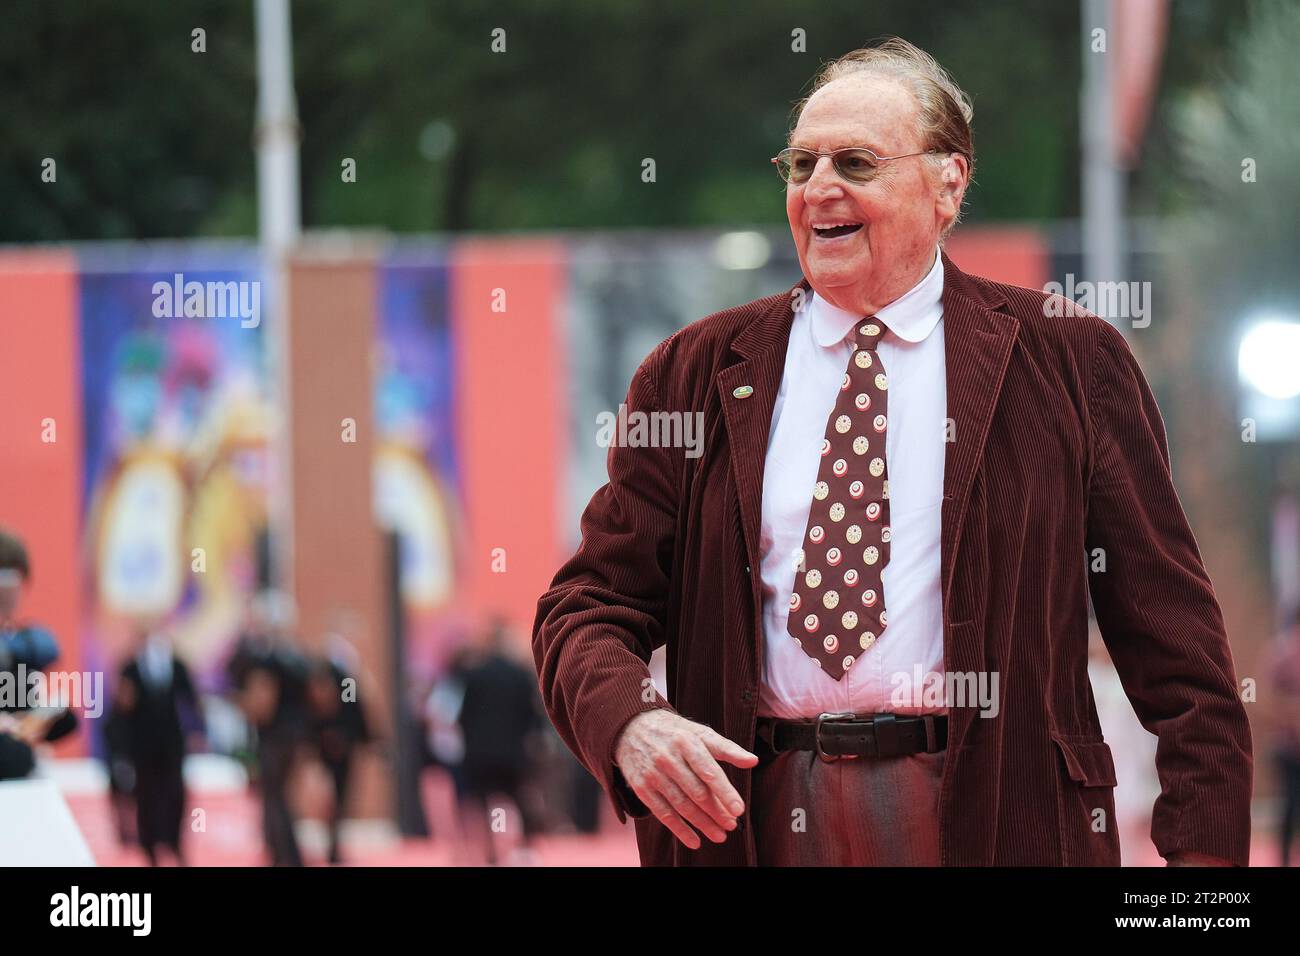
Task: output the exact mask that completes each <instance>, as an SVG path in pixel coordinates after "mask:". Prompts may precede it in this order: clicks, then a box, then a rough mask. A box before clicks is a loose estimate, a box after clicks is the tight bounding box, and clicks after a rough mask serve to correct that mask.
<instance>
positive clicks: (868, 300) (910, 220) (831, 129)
mask: <svg viewBox="0 0 1300 956" xmlns="http://www.w3.org/2000/svg"><path fill="white" fill-rule="evenodd" d="M917 109H918V107H917V103H916V101H915V99H913V97H912V95H911V93H909V92H908V91H907V90H906V89H905V88H904V87H903V86H901V85H900V84H898V83H897V82H895V81H893V80H890V79H888V78H885V77H879V76H871V75H856V76H847V77H843V78H841V79H838V80H835V81H834V82H832V83H830V84H828V85H827V86H825V87H823V88H822V89H820V90H818V91H817V93H816V94H814V95H813V97H812V98H811V99H810V100H809V101H808V104H807V105H806V106H805V107H804V111H803V113H802V115H801V116H800V117H799V123H798V126H796V127H795V130H794V133H793V134H792V135H791V137H790V145H791V146H800V147H803V148H805V149H810V150H814V151H816V152H830V151H831V150H834V149H841V148H844V147H847V146H866V147H868V148H870V149H871V150H873V151H874V152H875V153H876V154H877V155H879V156H903V155H904V154H906V153H916V152H920V151H921V150H923V149H925V148H926V146H925V143H924V142H922V139H921V134H920V132H919V129H918V118H917ZM949 162H952V160H950V161H949ZM956 201H957V203H958V204H959V203H960V192H958V193H957V197H956ZM785 207H786V215H787V216H788V217H789V220H790V232H791V234H792V235H793V236H794V243H795V248H796V249H797V250H798V252H799V263H800V265H802V266H803V272H804V275H805V276H807V277H808V281H809V282H810V283H811V284H812V287H813V289H814V291H816V293H817V294H818V295H820V296H822V297H823V298H825V299H827V300H829V301H830V302H831V304H833V305H836V306H838V307H840V308H842V309H847V310H850V311H855V312H860V313H862V314H869V313H871V312H875V311H878V310H879V309H881V308H883V307H884V306H886V305H888V304H889V303H890V302H892V301H893V300H894V299H897V298H898V297H899V296H901V295H903V294H904V293H905V292H907V291H908V289H910V288H911V287H912V286H913V285H915V284H916V283H917V282H918V281H919V280H920V279H921V278H922V276H923V275H924V273H925V270H926V269H927V268H928V267H929V266H930V264H931V263H932V261H933V259H932V256H933V252H934V248H935V245H936V244H937V243H938V240H939V234H940V232H941V231H942V229H943V226H944V225H945V223H946V222H947V221H948V219H949V218H951V216H952V215H953V212H954V211H955V207H954V206H953V201H952V197H951V196H945V189H944V184H943V178H942V175H941V171H940V167H939V166H938V164H937V163H935V161H934V157H932V156H912V157H909V158H907V159H899V160H897V161H895V162H887V163H882V164H881V166H880V169H879V171H878V172H877V174H876V176H875V178H874V179H872V180H871V181H870V182H868V183H865V184H855V183H850V182H848V181H847V180H845V179H843V178H842V177H841V176H840V175H839V173H837V172H836V171H835V169H834V167H833V166H832V165H831V160H830V157H829V156H825V157H822V158H820V159H819V160H818V161H817V167H816V169H815V170H814V171H813V174H812V177H811V178H810V179H809V180H808V181H807V182H805V183H801V184H798V185H796V184H794V183H790V184H787V186H786V193H785ZM843 223H860V224H861V225H860V227H859V228H858V229H857V230H856V231H854V232H852V233H850V234H848V235H843V236H839V237H836V238H830V237H825V236H821V235H819V234H818V232H817V230H816V228H815V227H817V226H821V225H834V224H843Z"/></svg>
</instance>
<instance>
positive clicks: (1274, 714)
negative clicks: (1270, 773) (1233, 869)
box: [1263, 612, 1300, 866]
mask: <svg viewBox="0 0 1300 956" xmlns="http://www.w3.org/2000/svg"><path fill="white" fill-rule="evenodd" d="M1263 667H1264V674H1265V675H1266V677H1265V679H1266V680H1267V681H1268V683H1267V685H1266V691H1267V692H1268V694H1269V698H1270V703H1271V705H1272V706H1270V707H1269V708H1268V710H1267V711H1266V713H1268V714H1269V716H1270V723H1271V725H1272V730H1273V734H1274V738H1273V741H1274V742H1273V761H1274V766H1275V767H1276V768H1277V774H1278V779H1279V781H1280V783H1281V785H1282V813H1281V818H1280V821H1279V829H1278V842H1279V844H1280V848H1281V851H1282V852H1281V856H1282V865H1283V866H1290V865H1291V848H1292V846H1293V845H1294V843H1295V835H1296V827H1297V826H1298V825H1300V612H1292V614H1291V616H1290V621H1289V623H1288V624H1287V626H1286V627H1284V628H1283V629H1282V631H1281V632H1280V633H1279V634H1278V636H1277V637H1276V639H1275V640H1274V641H1273V644H1272V646H1271V647H1269V649H1268V651H1267V653H1266V654H1265V657H1264V665H1263Z"/></svg>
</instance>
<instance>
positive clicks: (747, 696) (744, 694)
mask: <svg viewBox="0 0 1300 956" xmlns="http://www.w3.org/2000/svg"><path fill="white" fill-rule="evenodd" d="M740 699H741V700H742V701H744V702H745V703H746V704H748V703H749V702H750V701H752V700H753V699H754V692H753V691H752V690H751V689H750V688H748V687H746V688H745V689H744V690H742V691H741V692H740Z"/></svg>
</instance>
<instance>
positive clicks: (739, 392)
mask: <svg viewBox="0 0 1300 956" xmlns="http://www.w3.org/2000/svg"><path fill="white" fill-rule="evenodd" d="M731 394H732V396H733V397H735V398H749V396H751V395H753V394H754V386H753V385H742V386H740V388H738V389H736V390H735V391H734V392H732V393H731Z"/></svg>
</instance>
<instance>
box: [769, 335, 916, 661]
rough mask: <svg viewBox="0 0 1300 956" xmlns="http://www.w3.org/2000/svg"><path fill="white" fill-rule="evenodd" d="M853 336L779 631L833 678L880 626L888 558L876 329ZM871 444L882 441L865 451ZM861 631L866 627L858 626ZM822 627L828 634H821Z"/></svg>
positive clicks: (883, 384) (882, 385)
mask: <svg viewBox="0 0 1300 956" xmlns="http://www.w3.org/2000/svg"><path fill="white" fill-rule="evenodd" d="M854 331H855V332H856V333H858V335H857V339H856V344H855V346H854V348H853V350H852V351H851V353H850V355H849V357H848V369H847V371H845V372H844V375H843V377H842V379H841V381H840V392H839V394H837V395H836V397H835V404H834V408H833V410H832V411H831V412H830V414H829V416H828V422H827V428H826V434H825V435H824V436H823V437H822V439H821V442H820V445H819V449H818V451H819V456H820V460H819V462H818V470H817V479H818V480H817V481H816V483H815V484H814V486H813V501H812V505H811V507H810V510H809V512H808V521H807V525H808V530H807V533H806V537H805V540H804V542H803V545H804V548H805V549H806V551H800V552H798V554H799V555H800V557H801V561H800V563H797V564H796V566H795V569H794V573H795V587H794V588H793V589H792V593H791V595H790V609H789V613H788V618H789V623H788V625H787V630H788V632H789V633H790V634H791V636H792V637H793V638H794V639H795V643H796V644H797V645H798V646H799V647H800V648H801V649H802V651H803V653H804V654H805V655H806V656H807V657H808V659H809V660H811V661H812V662H813V664H814V665H815V666H817V667H821V668H824V669H825V671H826V672H827V673H828V674H829V675H830V676H831V677H833V678H835V679H839V678H841V677H842V676H843V675H844V673H845V672H846V671H847V670H848V669H849V668H850V667H852V666H853V664H854V662H855V660H857V659H858V655H859V654H860V653H862V652H863V651H866V650H867V649H869V648H870V647H871V645H872V644H873V643H874V641H875V640H876V639H877V635H878V634H879V633H880V632H881V631H882V630H883V629H884V627H885V620H884V615H883V611H884V607H885V605H884V597H883V593H882V589H881V570H882V568H883V566H884V565H885V564H886V563H887V562H888V558H889V551H888V548H887V544H888V542H889V540H890V536H891V532H890V529H889V526H888V521H889V511H888V504H887V499H888V497H889V495H888V481H887V480H886V477H885V473H886V470H887V465H886V461H885V444H884V439H885V433H886V428H887V424H888V421H887V418H886V413H888V412H889V405H888V402H887V399H886V395H885V390H886V389H887V387H888V378H887V376H886V372H887V371H888V369H887V368H886V367H885V363H884V362H883V361H879V359H880V355H879V354H878V353H877V352H876V351H875V349H876V346H877V344H878V341H879V337H880V336H881V335H882V334H883V333H884V328H883V327H882V325H881V324H879V323H878V322H877V321H875V320H874V319H873V318H868V319H866V320H864V321H863V322H861V323H860V324H859V325H858V326H857V327H856V328H855V330H854ZM871 436H879V438H878V439H875V438H873V437H871ZM876 440H879V441H880V442H881V444H879V445H873V442H874V441H876ZM850 448H852V449H853V451H852V453H851V454H850V453H849V449H850ZM859 509H861V510H859ZM850 512H852V513H851V514H850ZM870 522H878V524H875V525H873V524H871V523H870ZM876 528H879V529H880V535H879V536H877V535H876V532H875V529H876ZM814 546H815V547H814ZM805 562H806V563H805ZM828 575H829V577H828ZM841 579H842V580H843V584H842V585H841V584H840V581H841ZM841 588H842V589H847V590H842V589H841ZM854 589H857V590H856V591H855V590H854ZM853 593H858V594H860V595H861V601H862V603H861V604H859V603H858V602H857V601H854V600H851V599H849V600H845V599H846V597H849V596H850V595H852V594H853ZM845 604H847V605H848V606H847V607H841V606H842V605H845ZM863 608H870V609H871V610H870V611H864V610H863ZM811 611H816V613H810V612H811ZM823 613H825V614H828V615H830V616H829V617H827V618H826V619H825V621H823V620H822V619H821V617H820V616H819V615H821V614H823ZM823 625H824V627H823ZM864 626H865V627H867V628H869V630H860V628H862V627H864ZM828 628H833V629H834V633H827V634H825V635H822V634H821V631H822V630H825V629H828ZM809 634H818V638H817V640H818V642H819V643H820V646H818V645H817V644H813V643H811V642H809V641H808V640H806V638H807V637H808V635H809ZM855 645H856V646H855ZM859 647H860V648H861V650H859V649H858V648H859Z"/></svg>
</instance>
